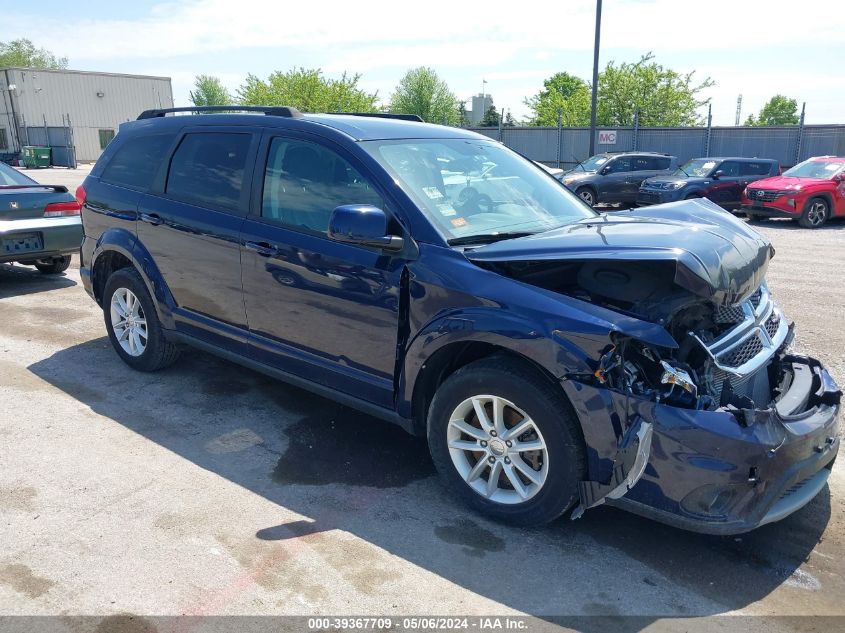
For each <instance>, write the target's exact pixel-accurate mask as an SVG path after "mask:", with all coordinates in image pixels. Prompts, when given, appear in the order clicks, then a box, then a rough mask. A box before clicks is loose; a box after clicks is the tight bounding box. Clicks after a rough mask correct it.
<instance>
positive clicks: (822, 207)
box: [807, 200, 827, 226]
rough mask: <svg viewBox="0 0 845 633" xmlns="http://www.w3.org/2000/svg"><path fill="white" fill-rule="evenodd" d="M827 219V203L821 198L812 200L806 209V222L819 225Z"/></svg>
mask: <svg viewBox="0 0 845 633" xmlns="http://www.w3.org/2000/svg"><path fill="white" fill-rule="evenodd" d="M826 219H827V204H825V203H824V202H822V201H821V200H816V201H814V202H813V203H812V204H811V205H810V208H809V209H807V222H808V223H809V224H810V225H811V226H821V225H822V224H824V221H825V220H826Z"/></svg>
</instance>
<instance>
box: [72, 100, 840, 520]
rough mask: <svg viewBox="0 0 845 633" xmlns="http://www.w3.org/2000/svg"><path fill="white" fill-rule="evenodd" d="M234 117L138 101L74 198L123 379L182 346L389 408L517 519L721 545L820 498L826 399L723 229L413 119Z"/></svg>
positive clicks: (450, 473)
mask: <svg viewBox="0 0 845 633" xmlns="http://www.w3.org/2000/svg"><path fill="white" fill-rule="evenodd" d="M231 109H232V108H229V110H231ZM238 109H239V110H244V111H247V112H239V113H228V114H226V113H222V110H225V108H193V109H186V108H177V109H172V110H154V111H148V112H144V113H143V114H142V115H141V116H140V117H139V119H138V120H137V121H133V122H130V123H126V124H124V125H122V126H121V128H120V133H119V134H118V135H117V137H116V139H115V140H114V141H113V142H112V143H111V144H109V146H108V148H107V149H106V151H105V152H104V154H103V156H102V157H101V159H100V160H99V161H98V163H97V165H96V166H95V167H94V169H93V170H92V171H91V174H90V176H88V177H87V178H86V180H85V182H84V184H83V186H82V187H81V189H80V190H79V192H78V196H79V199H80V201H81V202H82V204H83V212H82V216H83V225H84V230H85V239H84V243H83V246H82V267H81V274H82V278H83V283H84V286H85V289H86V290H87V292H88V293H89V294H90V295H91V296H92V297H93V298H94V300H96V301H97V303H98V304H99V305H100V306H102V309H103V314H104V321H105V327H106V331H107V332H108V336H109V338H110V339H111V342H112V344H113V346H114V349H115V351H116V353H117V354H118V356H120V358H121V359H123V361H125V362H126V364H128V365H129V366H130V367H132V368H134V369H137V370H141V371H153V370H158V369H162V368H164V367H166V366H168V365H170V364H171V363H173V362H174V361H175V360H176V359H177V357H178V356H179V353H180V351H181V350H182V349H183V348H184V347H186V346H191V347H196V348H200V349H204V350H208V351H210V352H212V353H214V354H217V355H219V356H222V357H224V358H227V359H230V360H232V361H234V362H236V363H240V364H241V365H244V366H246V367H250V368H253V369H255V370H258V371H261V372H264V373H266V374H269V375H271V376H275V377H278V378H280V379H282V380H285V381H288V382H290V383H293V384H295V385H298V386H300V387H304V388H306V389H309V390H312V391H314V392H316V393H318V394H322V395H324V396H326V397H328V398H333V399H335V400H337V401H339V402H342V403H345V404H347V405H349V406H351V407H355V408H357V409H360V410H362V411H365V412H367V413H369V414H371V415H372V416H373V417H374V418H383V419H386V420H389V421H392V422H395V423H397V424H399V425H401V426H402V427H404V428H405V429H407V430H408V431H409V432H411V433H415V434H418V435H420V436H424V437H427V439H428V442H429V446H430V449H431V454H432V458H433V460H434V463H435V465H436V467H437V469H438V471H439V472H440V474H441V476H442V479H443V481H444V482H445V484H446V485H447V486H448V487H449V488H450V489H451V490H452V491H453V492H454V493H455V494H456V496H458V497H460V498H462V499H463V500H465V501H466V502H467V503H468V504H470V505H471V506H473V507H474V508H476V509H478V510H480V511H482V512H485V513H486V514H488V515H490V516H493V517H495V518H498V519H502V520H506V521H510V522H512V523H516V524H522V525H527V524H537V523H542V522H546V521H550V520H552V519H554V518H555V517H558V516H560V515H561V514H562V513H564V512H567V511H569V510H572V514H571V515H572V516H573V517H577V516H579V515H580V514H581V513H582V512H583V511H584V510H586V509H588V508H591V507H594V506H597V505H599V504H601V503H605V502H607V503H611V504H615V505H618V506H620V507H624V508H627V509H629V510H631V511H634V512H637V513H640V514H643V515H645V516H649V517H653V518H656V519H659V520H662V521H666V522H669V523H671V524H673V525H677V526H680V527H684V528H687V529H692V530H698V531H702V532H713V533H735V532H742V531H745V530H749V529H752V528H754V527H756V526H758V525H761V524H764V523H769V522H771V521H775V520H778V519H780V518H782V517H784V516H786V515H787V514H789V513H791V512H793V511H795V510H796V509H798V508H800V507H801V506H803V505H804V504H805V503H807V502H808V501H809V500H810V499H811V498H813V496H815V494H816V493H817V492H819V490H821V489H822V487H823V486H824V484H825V481H826V479H827V476H828V474H829V473H830V467H831V465H832V463H833V460H834V458H835V456H836V454H837V451H838V449H839V434H838V421H837V414H838V410H839V397H840V392H839V389H838V387H837V386H836V384H835V383H834V382H833V380H832V379H831V377H830V375H829V374H828V373H827V371H825V369H824V368H823V367H822V366H821V365H820V364H819V363H818V361H816V360H813V359H812V358H808V357H805V356H798V355H794V354H791V353H790V352H789V351H788V346H789V343H790V341H791V339H792V328H791V326H790V325H789V324H788V322H787V319H786V317H784V316H783V314H782V313H781V311H780V309H779V308H778V307H777V305H776V304H775V303H774V302H773V301H772V296H771V293H770V292H769V290H768V288H767V286H766V284H765V281H764V275H765V272H766V268H767V265H768V262H769V259H770V258H771V257H772V255H773V253H774V251H773V249H772V247H771V245H770V244H769V242H768V241H767V240H766V239H765V238H764V237H762V236H761V235H759V234H758V233H756V232H755V231H754V230H753V229H751V228H750V227H748V226H747V225H745V224H744V223H743V222H740V221H738V220H736V219H735V218H733V217H732V216H730V215H728V214H725V213H723V212H721V211H720V210H719V209H718V208H717V207H715V205H713V204H712V203H710V202H709V201H688V202H679V203H674V204H667V205H662V206H661V207H660V208H649V209H637V210H633V211H626V212H621V213H616V214H613V215H612V216H607V215H599V214H597V213H595V212H594V211H592V210H591V209H589V208H588V207H587V206H585V205H584V204H583V203H582V202H581V201H580V200H579V199H578V198H577V197H576V196H575V195H573V194H572V193H570V192H569V191H567V190H566V189H565V188H563V187H561V186H560V185H559V183H558V182H557V181H556V180H555V179H554V178H553V177H552V176H550V175H548V174H547V173H545V172H544V171H543V170H542V169H540V168H539V167H537V166H536V165H534V164H533V163H531V162H530V161H528V160H526V159H524V158H522V157H520V156H519V155H517V154H516V153H514V152H512V151H510V150H509V149H507V148H506V147H504V146H503V145H501V144H499V143H497V142H494V141H492V140H490V139H487V138H485V137H483V136H480V135H478V134H475V133H472V132H468V131H465V130H459V129H455V128H448V127H441V126H435V125H426V124H424V123H421V122H419V121H418V120H414V119H415V117H396V116H394V117H389V116H358V115H328V114H301V113H299V112H298V111H296V110H295V109H293V108H238ZM185 110H200V111H204V112H205V113H206V115H205V116H191V115H187V116H186V115H181V116H176V115H177V114H181V113H182V112H183V111H185Z"/></svg>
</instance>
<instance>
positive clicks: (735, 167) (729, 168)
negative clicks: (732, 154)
mask: <svg viewBox="0 0 845 633" xmlns="http://www.w3.org/2000/svg"><path fill="white" fill-rule="evenodd" d="M719 170H720V171H721V172H722V175H723V176H739V163H738V162H736V161H733V160H726V161H725V162H724V163H722V164H721V165H719Z"/></svg>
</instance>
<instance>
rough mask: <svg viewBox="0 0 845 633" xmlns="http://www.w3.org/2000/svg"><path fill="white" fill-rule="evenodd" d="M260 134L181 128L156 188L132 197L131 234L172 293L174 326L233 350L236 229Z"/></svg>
mask: <svg viewBox="0 0 845 633" xmlns="http://www.w3.org/2000/svg"><path fill="white" fill-rule="evenodd" d="M259 139H260V130H259V129H258V128H243V127H235V126H233V127H194V128H187V129H185V130H184V131H183V133H182V134H181V137H180V138H179V140H178V145H177V146H176V149H175V150H174V152H173V154H172V156H171V157H170V161H169V167H168V170H167V173H166V174H165V175H164V176H163V178H162V180H161V182H159V183H158V187H157V191H155V192H153V193H150V194H148V195H146V196H144V197H143V198H142V199H141V201H140V204H139V205H138V212H139V216H138V217H139V222H138V238H139V240H140V242H141V243H142V244H143V246H144V247H145V248H146V249H147V250H148V251H149V253H150V255H151V256H152V259H153V261H154V263H155V265H156V266H157V267H158V269H159V271H160V273H161V275H162V277H163V278H164V281H165V283H166V284H167V286H168V288H169V289H170V292H171V294H172V295H173V300H174V302H175V304H176V307H175V309H174V311H173V312H174V320H175V322H176V327H177V330H179V331H181V332H183V333H185V334H188V335H191V336H193V337H195V338H198V339H200V340H205V341H207V342H209V343H212V344H214V345H217V346H219V347H222V348H224V349H227V350H230V351H234V352H237V353H240V354H245V353H246V350H247V323H246V312H245V310H244V305H243V292H242V289H241V262H240V248H239V236H240V231H241V226H242V225H243V222H244V217H245V216H246V212H247V208H248V206H249V197H250V186H249V183H250V182H251V178H252V170H253V168H254V164H255V153H256V149H257V146H258V142H259Z"/></svg>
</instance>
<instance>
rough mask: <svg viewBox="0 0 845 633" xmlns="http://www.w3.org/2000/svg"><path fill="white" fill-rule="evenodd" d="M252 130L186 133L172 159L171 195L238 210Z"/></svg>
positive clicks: (169, 184) (168, 192)
mask: <svg viewBox="0 0 845 633" xmlns="http://www.w3.org/2000/svg"><path fill="white" fill-rule="evenodd" d="M251 142H252V135H251V134H237V133H231V134H229V133H225V132H208V133H206V132H200V133H192V134H186V135H185V138H183V139H182V142H181V143H179V147H178V148H177V149H176V152H175V153H174V154H173V159H172V160H171V161H170V173H169V174H168V175H167V188H166V192H167V194H168V195H170V196H173V197H174V198H176V199H177V200H182V201H183V202H188V203H190V204H196V205H198V206H203V207H211V208H214V209H222V210H226V211H237V210H238V206H239V203H240V199H241V189H242V186H243V178H244V168H245V167H246V159H247V154H248V153H249V146H250V143H251Z"/></svg>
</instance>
